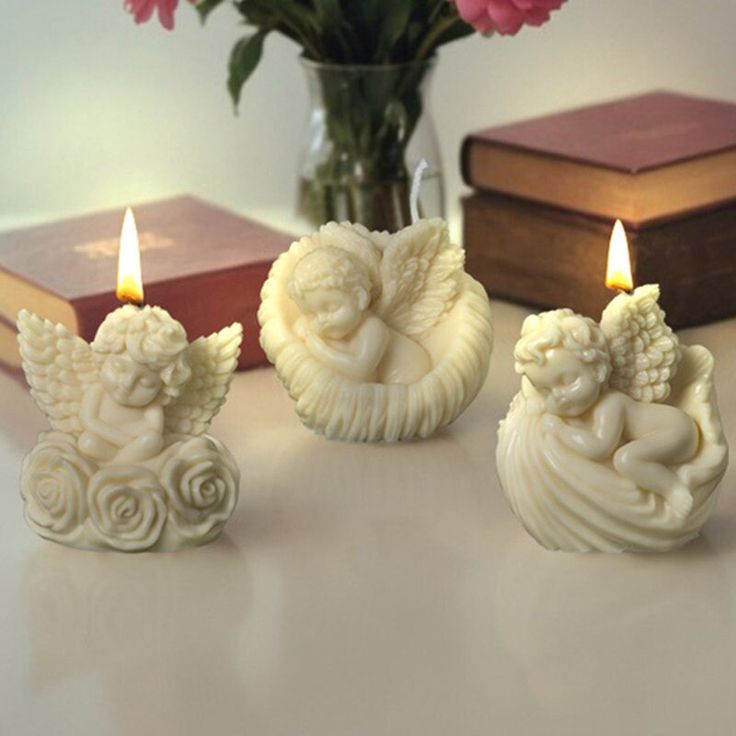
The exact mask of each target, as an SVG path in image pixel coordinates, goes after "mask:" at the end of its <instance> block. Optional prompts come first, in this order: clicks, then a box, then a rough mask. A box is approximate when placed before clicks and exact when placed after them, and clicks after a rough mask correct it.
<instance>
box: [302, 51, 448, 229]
mask: <svg viewBox="0 0 736 736" xmlns="http://www.w3.org/2000/svg"><path fill="white" fill-rule="evenodd" d="M301 64H302V67H303V68H304V71H305V73H306V75H307V80H308V86H309V95H310V112H309V122H308V126H307V131H306V138H305V146H304V152H303V156H302V162H301V166H300V176H299V193H298V213H299V215H300V218H301V219H302V220H305V221H306V223H308V224H309V225H310V226H313V227H317V226H319V225H322V224H323V223H325V222H328V221H330V220H337V221H343V220H349V221H351V222H357V223H361V224H363V225H365V226H366V227H367V228H369V229H370V230H388V231H390V232H394V231H396V230H399V229H400V228H402V227H404V226H406V225H408V224H410V222H411V211H410V191H411V184H412V177H413V174H414V170H415V168H416V166H417V165H418V163H419V162H420V161H421V159H423V158H424V159H426V161H427V163H428V165H429V166H428V168H427V169H426V170H425V172H424V175H423V177H422V186H421V194H420V197H419V201H418V205H419V207H418V209H419V214H420V216H421V217H428V216H444V186H443V180H442V169H441V165H440V154H439V147H438V145H437V137H436V135H435V132H434V126H433V124H432V118H431V115H430V113H429V110H428V101H427V87H428V85H429V82H430V79H431V75H432V69H433V66H434V59H429V60H427V61H422V62H412V63H408V64H391V65H375V66H370V65H356V66H353V65H345V64H322V63H318V62H313V61H309V60H307V59H304V58H302V59H301Z"/></svg>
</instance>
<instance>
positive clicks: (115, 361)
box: [100, 353, 163, 407]
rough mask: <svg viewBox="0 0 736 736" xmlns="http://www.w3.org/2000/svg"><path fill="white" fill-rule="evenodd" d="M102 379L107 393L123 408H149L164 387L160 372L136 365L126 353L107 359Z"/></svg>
mask: <svg viewBox="0 0 736 736" xmlns="http://www.w3.org/2000/svg"><path fill="white" fill-rule="evenodd" d="M100 379H101V381H102V385H103V386H104V388H105V391H107V393H108V394H109V395H110V396H111V397H112V398H113V399H114V400H115V402H116V403H118V404H120V405H121V406H132V407H144V406H148V405H149V404H150V403H151V402H152V401H153V400H154V399H155V398H156V397H157V396H158V395H159V393H160V391H161V389H162V387H163V381H162V380H161V376H160V375H159V373H158V372H156V371H154V370H151V369H150V368H148V367H147V366H145V365H141V364H140V363H136V362H135V361H134V360H133V359H132V358H131V357H130V356H129V355H127V354H126V353H120V354H117V355H109V356H108V357H107V358H105V362H104V363H103V364H102V369H101V370H100Z"/></svg>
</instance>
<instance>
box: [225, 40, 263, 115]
mask: <svg viewBox="0 0 736 736" xmlns="http://www.w3.org/2000/svg"><path fill="white" fill-rule="evenodd" d="M267 35H268V30H260V31H258V33H254V34H253V35H252V36H246V37H245V38H241V39H240V41H238V42H237V43H236V44H235V47H234V48H233V50H232V53H231V54H230V65H229V69H230V73H229V75H228V79H227V88H228V90H229V91H230V96H231V97H232V98H233V104H234V105H235V109H236V110H237V109H238V104H239V102H240V92H241V90H242V89H243V85H244V84H245V83H246V82H247V81H248V77H250V75H251V74H253V72H254V71H255V69H256V67H257V66H258V62H259V61H260V60H261V54H262V53H263V41H264V40H265V38H266V36H267Z"/></svg>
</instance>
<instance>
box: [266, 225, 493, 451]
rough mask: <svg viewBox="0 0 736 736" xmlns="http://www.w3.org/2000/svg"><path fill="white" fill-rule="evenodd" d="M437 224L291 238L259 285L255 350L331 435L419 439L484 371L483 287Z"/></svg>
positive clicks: (461, 405)
mask: <svg viewBox="0 0 736 736" xmlns="http://www.w3.org/2000/svg"><path fill="white" fill-rule="evenodd" d="M463 264H464V253H463V250H462V249H461V248H460V247H459V246H457V245H455V244H453V243H452V242H451V241H450V239H449V235H448V231H447V225H446V223H445V222H444V221H443V220H441V219H433V220H417V221H416V222H415V223H414V224H412V225H410V226H409V227H406V228H404V229H403V230H401V231H400V232H397V233H394V234H390V233H387V232H380V233H379V232H370V231H369V230H367V229H366V228H365V227H363V226H362V225H355V224H351V223H341V224H338V223H336V222H330V223H328V224H327V225H324V226H323V227H322V228H321V229H320V230H319V231H318V232H316V233H314V234H312V235H309V236H307V237H304V238H302V239H301V240H299V241H297V242H295V243H293V244H292V245H291V247H290V248H289V250H288V251H287V252H286V253H284V254H282V255H281V256H280V257H279V258H278V260H277V261H276V262H275V263H274V265H273V267H272V268H271V272H270V274H269V277H268V280H267V281H266V283H265V284H264V287H263V290H262V292H261V306H260V309H259V311H258V320H259V323H260V325H261V345H262V346H263V349H264V351H265V352H266V355H267V356H268V358H269V360H270V361H271V362H272V363H273V364H274V365H275V366H276V371H277V373H278V375H279V377H280V378H281V381H282V382H283V384H284V386H285V387H286V388H287V390H288V391H289V393H290V394H291V396H292V397H293V398H294V399H295V400H296V410H297V413H298V414H299V416H300V418H301V420H302V421H303V422H304V424H305V425H307V426H308V427H309V428H311V429H313V430H314V431H316V432H318V433H320V434H324V435H325V436H326V437H327V438H328V439H341V440H350V441H362V442H366V441H379V440H386V441H394V440H403V439H408V438H411V437H415V436H419V437H427V436H428V435H430V434H432V433H433V432H434V431H436V430H437V429H438V428H439V427H442V426H444V425H446V424H448V423H449V422H451V421H453V420H454V419H455V418H456V417H458V416H459V415H460V414H461V413H462V412H463V411H464V409H465V408H466V407H467V406H468V404H470V402H471V401H472V400H473V398H475V396H476V394H477V393H478V391H479V390H480V388H481V386H482V385H483V382H484V380H485V377H486V374H487V372H488V363H489V360H490V355H491V348H492V343H493V331H492V327H491V311H490V306H489V303H488V297H487V295H486V293H485V290H484V289H483V287H482V286H481V285H480V284H479V283H478V282H477V281H475V280H474V279H473V278H471V277H470V276H469V275H468V274H467V273H465V270H464V267H463Z"/></svg>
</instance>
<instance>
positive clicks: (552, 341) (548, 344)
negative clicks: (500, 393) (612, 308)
mask: <svg viewBox="0 0 736 736" xmlns="http://www.w3.org/2000/svg"><path fill="white" fill-rule="evenodd" d="M554 348H564V349H565V350H569V351H570V352H571V353H572V354H573V355H575V357H576V358H577V359H578V360H580V361H581V362H582V363H585V364H586V365H589V366H590V367H591V368H592V369H593V371H594V373H595V377H596V380H597V381H598V383H600V384H605V383H606V381H607V380H608V377H609V376H610V374H611V355H610V353H609V351H608V343H607V341H606V338H605V335H604V334H603V331H602V330H601V328H600V327H599V326H598V325H597V324H596V323H595V322H594V321H593V320H592V319H590V318H588V317H583V316H582V315H579V314H576V313H575V312H573V311H572V309H555V310H553V311H550V312H542V314H532V315H530V316H529V317H527V318H526V319H525V320H524V324H523V325H522V328H521V339H520V340H519V341H518V342H517V343H516V347H515V348H514V359H515V361H516V362H515V364H514V368H515V370H516V372H517V373H524V365H525V364H526V363H536V364H537V365H544V364H545V362H546V360H547V358H546V353H547V352H548V351H549V350H553V349H554Z"/></svg>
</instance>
